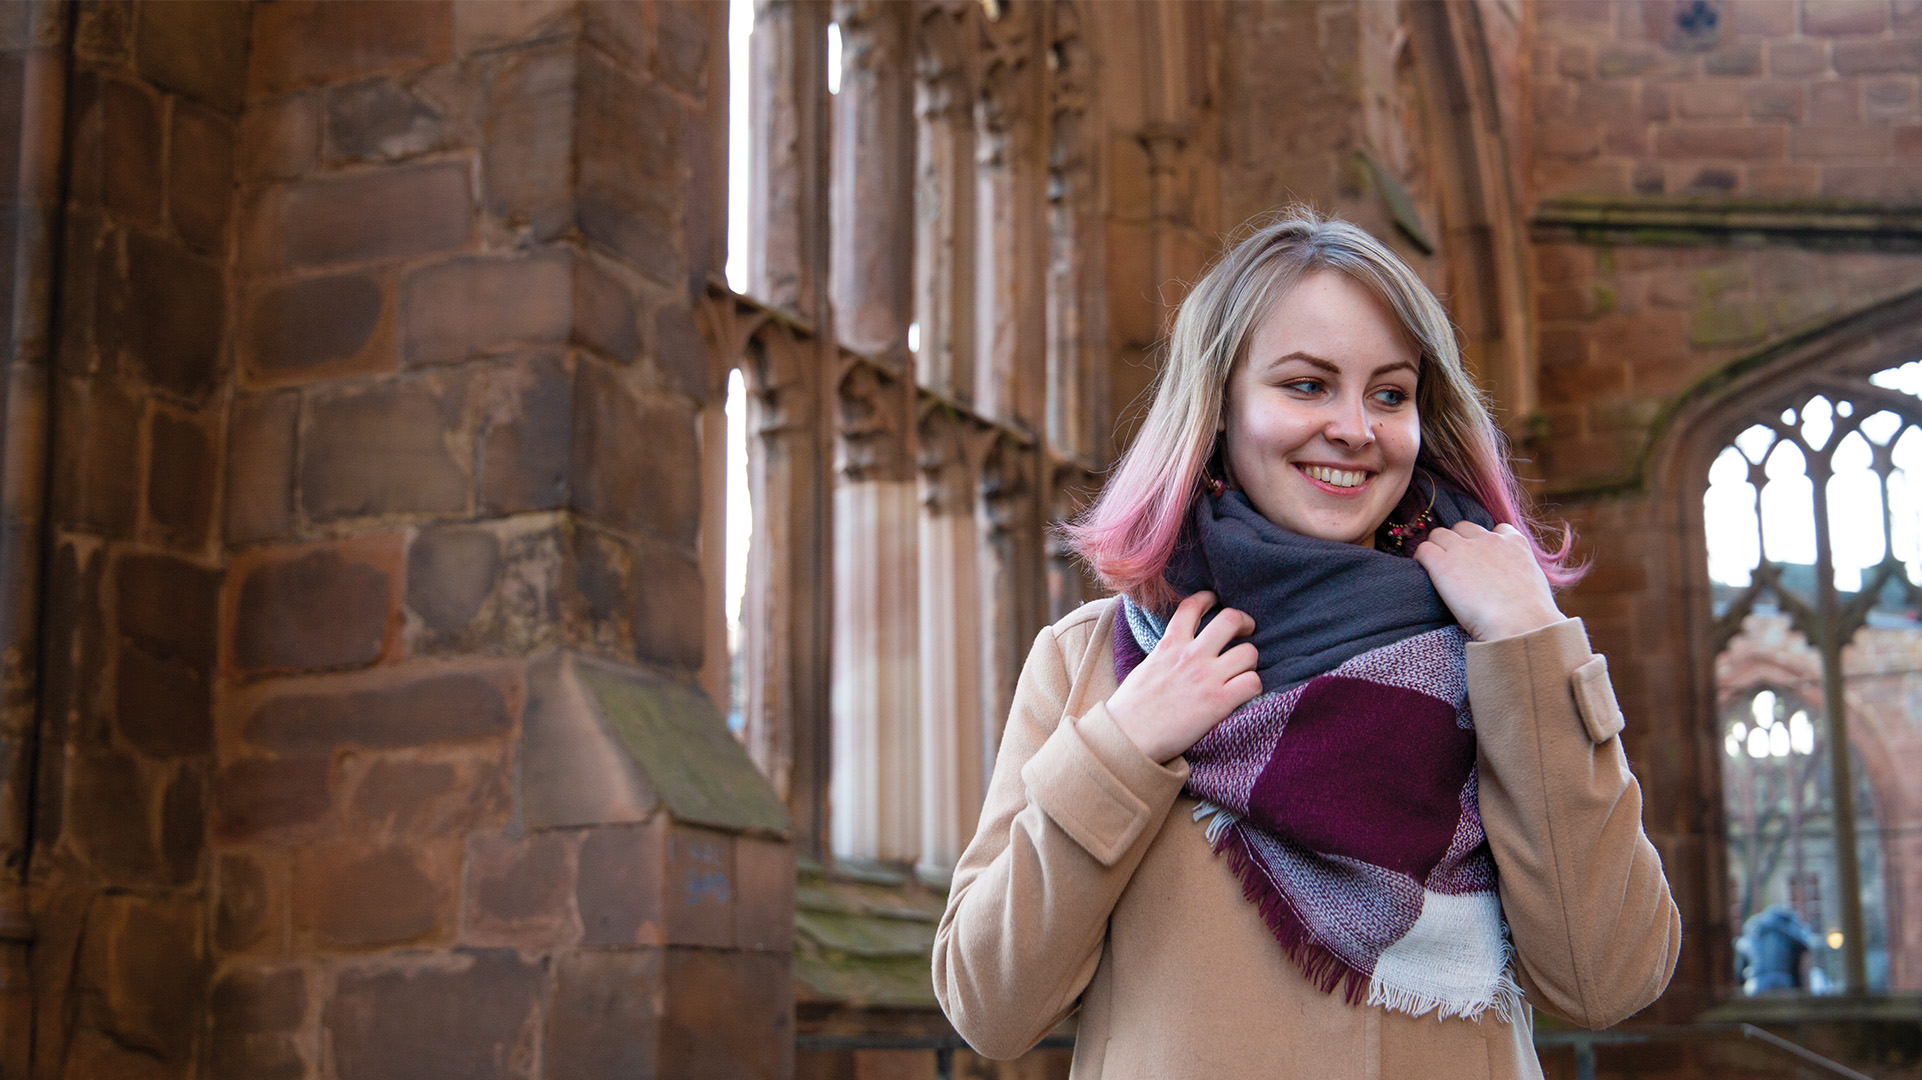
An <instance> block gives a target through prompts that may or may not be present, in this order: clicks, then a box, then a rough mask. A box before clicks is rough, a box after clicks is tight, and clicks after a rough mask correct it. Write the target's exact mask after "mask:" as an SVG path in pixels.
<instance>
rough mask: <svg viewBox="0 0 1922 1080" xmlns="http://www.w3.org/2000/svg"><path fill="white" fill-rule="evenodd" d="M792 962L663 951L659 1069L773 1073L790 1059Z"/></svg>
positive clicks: (677, 1073)
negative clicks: (663, 1003)
mask: <svg viewBox="0 0 1922 1080" xmlns="http://www.w3.org/2000/svg"><path fill="white" fill-rule="evenodd" d="M791 969H792V963H791V962H790V960H789V958H788V957H787V956H785V955H781V954H776V953H764V952H741V951H718V950H714V949H681V948H675V949H668V950H667V994H666V998H667V1005H666V1011H665V1013H664V1015H663V1016H662V1019H661V1044H660V1054H661V1075H662V1076H674V1077H690V1078H692V1077H701V1078H708V1077H714V1078H719V1077H740V1078H748V1077H753V1078H763V1077H766V1078H772V1077H779V1076H785V1075H787V1071H788V1069H790V1068H791V1067H792V1058H793V1049H792V1048H793V1045H794V1034H793V1030H794V1029H793V1015H794V1014H793V1008H794V1006H793V999H794V991H793V988H792V987H793V983H792V975H791V974H790V972H791Z"/></svg>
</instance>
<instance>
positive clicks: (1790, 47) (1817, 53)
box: [1768, 41, 1829, 79]
mask: <svg viewBox="0 0 1922 1080" xmlns="http://www.w3.org/2000/svg"><path fill="white" fill-rule="evenodd" d="M1768 68H1769V74H1770V75H1772V76H1774V77H1775V78H1778V79H1803V78H1808V77H1810V76H1817V75H1826V74H1828V71H1829V43H1828V42H1826V41H1771V42H1769V43H1768Z"/></svg>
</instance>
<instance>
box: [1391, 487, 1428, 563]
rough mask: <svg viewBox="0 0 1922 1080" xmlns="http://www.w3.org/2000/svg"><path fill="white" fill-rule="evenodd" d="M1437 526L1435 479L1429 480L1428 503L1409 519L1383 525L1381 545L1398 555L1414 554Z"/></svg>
mask: <svg viewBox="0 0 1922 1080" xmlns="http://www.w3.org/2000/svg"><path fill="white" fill-rule="evenodd" d="M1434 527H1435V481H1434V480H1433V479H1432V478H1431V479H1430V480H1429V481H1428V505H1427V506H1426V507H1424V508H1423V509H1422V510H1421V511H1420V512H1418V513H1416V514H1415V515H1414V516H1413V517H1411V518H1409V519H1408V520H1407V521H1400V522H1397V521H1393V520H1391V521H1390V522H1389V523H1388V524H1385V525H1383V526H1382V530H1381V537H1380V541H1381V546H1382V547H1383V548H1385V549H1386V550H1388V551H1390V552H1393V553H1394V554H1396V555H1408V554H1412V553H1413V552H1414V550H1415V549H1416V548H1417V547H1420V546H1421V542H1422V541H1423V540H1425V539H1427V538H1428V531H1429V530H1430V529H1433V528H1434Z"/></svg>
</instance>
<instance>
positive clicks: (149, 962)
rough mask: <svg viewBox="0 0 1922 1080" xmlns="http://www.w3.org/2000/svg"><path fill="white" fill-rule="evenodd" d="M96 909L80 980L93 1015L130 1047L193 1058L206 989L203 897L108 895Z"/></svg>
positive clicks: (173, 1058)
mask: <svg viewBox="0 0 1922 1080" xmlns="http://www.w3.org/2000/svg"><path fill="white" fill-rule="evenodd" d="M90 914H91V917H90V918H89V919H88V926H87V929H86V932H85V936H84V942H85V947H84V950H83V952H82V956H81V961H80V963H81V970H80V973H79V980H78V981H79V983H80V985H81V987H83V988H84V989H85V990H87V991H90V993H89V994H88V995H87V997H86V1000H87V1002H88V1004H89V1005H90V1006H91V1008H89V1009H88V1012H90V1013H92V1014H93V1015H91V1016H89V1017H88V1019H90V1020H92V1021H93V1022H94V1024H95V1025H96V1026H98V1027H99V1028H101V1029H102V1030H104V1031H106V1032H108V1033H109V1034H111V1035H112V1037H113V1038H114V1039H115V1040H116V1041H117V1042H119V1043H120V1044H121V1045H123V1046H125V1047H127V1048H129V1049H133V1050H136V1051H139V1052H143V1053H146V1054H150V1055H153V1056H154V1057H158V1058H160V1059H161V1060H162V1061H165V1062H169V1063H172V1064H174V1065H176V1066H179V1065H183V1064H186V1063H187V1062H188V1061H189V1059H190V1057H191V1055H192V1053H193V1047H194V1042H195V1039H194V1036H195V1033H196V1031H197V1030H198V1028H199V1025H198V1024H197V1023H196V1019H197V1014H198V1012H199V1009H200V1001H201V998H202V995H203V994H205V993H206V989H205V987H206V977H207V976H206V961H205V956H204V950H203V949H202V943H201V936H200V915H199V909H198V905H197V903H196V902H195V901H194V900H193V899H192V898H190V897H181V898H178V899H159V898H147V897H138V896H115V897H104V898H102V899H101V900H99V901H97V902H96V903H95V905H94V906H93V908H92V911H91V913H90Z"/></svg>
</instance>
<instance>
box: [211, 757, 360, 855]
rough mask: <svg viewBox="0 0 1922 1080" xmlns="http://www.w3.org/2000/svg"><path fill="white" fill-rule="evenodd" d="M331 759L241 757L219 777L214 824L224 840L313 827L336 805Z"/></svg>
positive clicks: (216, 785)
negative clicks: (330, 767)
mask: <svg viewBox="0 0 1922 1080" xmlns="http://www.w3.org/2000/svg"><path fill="white" fill-rule="evenodd" d="M328 774H329V769H328V762H327V759H326V758H324V757H299V758H263V757H254V758H241V759H239V760H236V761H231V762H229V763H227V764H226V765H225V766H224V767H223V768H222V769H221V770H220V773H219V775H218V776H217V777H216V778H215V781H214V825H215V831H216V832H217V833H218V834H219V835H220V836H222V837H223V838H226V839H229V840H241V839H246V838H248V837H251V836H255V835H258V834H260V833H263V832H268V831H273V830H280V829H288V828H294V827H297V826H301V825H311V824H313V823H315V822H318V821H320V820H321V819H322V818H324V817H326V816H327V812H328V810H329V809H331V808H332V806H333V791H332V784H331V782H330V779H329V775H328Z"/></svg>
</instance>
